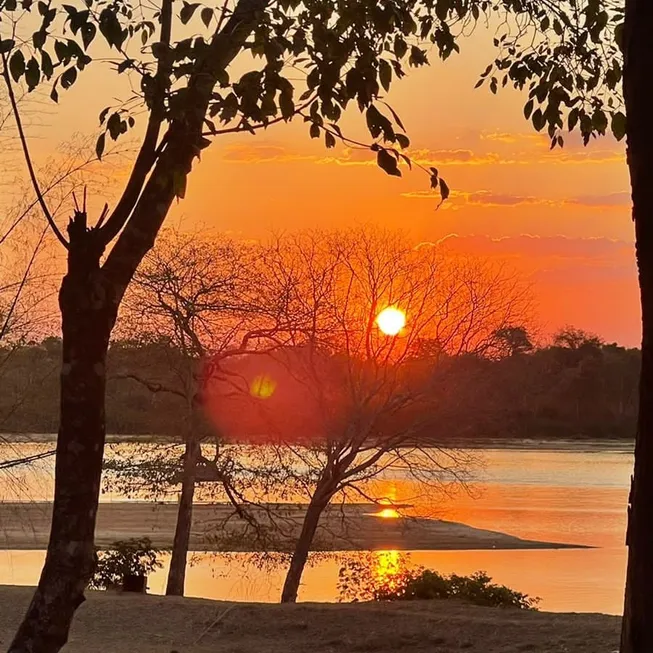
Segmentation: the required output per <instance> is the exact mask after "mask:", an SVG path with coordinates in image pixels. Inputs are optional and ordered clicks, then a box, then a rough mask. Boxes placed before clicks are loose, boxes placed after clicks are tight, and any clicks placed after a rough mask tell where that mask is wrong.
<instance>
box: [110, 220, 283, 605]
mask: <svg viewBox="0 0 653 653" xmlns="http://www.w3.org/2000/svg"><path fill="white" fill-rule="evenodd" d="M260 258H261V252H260V248H259V247H257V246H255V245H253V244H248V243H244V242H240V241H237V240H233V239H229V238H226V237H218V236H215V235H213V236H210V235H209V234H201V233H195V234H182V233H179V232H177V231H174V230H171V231H168V232H166V233H164V234H163V235H162V236H161V238H160V239H159V242H158V243H157V246H156V247H155V248H154V249H153V250H152V251H151V252H150V253H149V254H148V255H147V256H146V258H145V260H144V261H143V265H142V266H141V267H140V268H139V269H138V271H137V272H136V275H135V277H134V282H133V284H132V287H131V290H130V292H129V293H128V295H127V297H126V300H125V310H124V315H123V323H122V325H121V327H120V329H119V330H124V331H126V332H127V331H129V332H131V333H132V335H133V334H134V333H139V334H141V337H145V338H148V339H150V340H152V339H155V340H157V341H158V342H160V343H161V347H162V350H163V351H164V352H165V360H166V362H167V365H166V369H165V370H164V373H165V379H161V378H158V377H157V376H155V375H154V376H153V375H152V373H151V372H150V373H149V374H148V372H147V370H143V371H129V372H125V371H124V370H123V371H121V370H118V371H117V372H116V373H115V375H114V376H116V377H119V378H130V379H133V380H135V381H137V382H139V383H141V384H142V385H144V386H145V387H147V388H148V389H150V390H151V391H152V392H155V393H159V392H165V393H169V394H171V395H175V396H176V397H178V398H180V399H181V401H182V403H183V405H184V406H185V409H186V425H187V428H186V430H185V432H184V433H181V434H179V435H180V440H181V442H182V443H183V449H184V451H183V458H182V462H181V466H180V467H178V466H177V465H176V464H175V463H176V461H175V460H174V455H175V453H174V452H173V453H172V456H171V455H170V454H171V451H170V446H169V445H168V444H164V445H160V446H158V447H157V445H156V444H148V445H147V451H146V452H143V453H144V455H143V457H142V460H141V461H140V463H138V464H134V461H133V458H132V460H130V461H129V462H128V463H127V464H120V463H118V464H117V463H116V461H112V462H111V463H110V464H109V469H110V470H111V469H113V471H114V472H118V473H120V472H127V475H131V474H134V475H135V477H136V478H138V479H139V480H138V481H137V482H138V483H139V484H140V482H143V483H144V485H146V486H147V487H148V488H150V489H152V490H154V491H155V492H157V490H164V491H166V490H169V489H170V487H171V485H172V486H174V485H176V484H181V494H180V498H179V508H178V513H177V524H176V529H175V535H174V541H173V547H172V557H171V561H170V571H169V574H168V582H167V586H166V594H169V595H183V592H184V579H185V572H186V561H187V556H188V546H189V540H190V533H191V523H192V509H193V497H194V494H195V487H196V485H197V483H200V482H201V483H207V482H208V483H213V484H217V486H218V487H219V489H221V490H222V493H221V494H222V497H223V498H225V499H231V500H234V499H235V495H234V494H232V492H236V493H238V492H237V491H236V489H235V488H234V486H233V483H234V482H235V481H234V476H235V475H237V473H236V468H237V467H238V463H236V462H235V461H234V459H233V455H234V454H233V453H232V452H229V451H225V450H224V448H223V447H222V446H221V439H220V434H219V433H216V432H214V431H212V430H211V429H210V428H207V425H206V423H205V421H204V420H203V418H202V412H201V407H202V404H203V396H202V393H203V389H204V385H205V383H206V380H207V378H210V376H211V374H212V366H215V365H217V364H219V363H220V362H221V361H224V360H226V359H228V358H229V357H231V356H235V355H243V354H246V353H248V352H257V353H261V352H262V351H269V350H271V349H274V348H276V347H278V346H280V344H281V342H282V339H283V338H284V334H285V333H287V328H286V326H285V325H283V324H281V322H280V315H278V314H275V310H274V304H269V303H266V302H264V301H263V299H264V298H263V296H262V295H261V292H260V290H259V288H260V278H261V273H264V270H262V269H261V265H260ZM203 443H204V445H205V448H206V447H209V446H210V447H211V448H212V449H213V452H214V455H213V457H212V458H207V457H206V456H205V455H204V453H203V452H202V444H203ZM157 450H160V451H158V453H157ZM205 453H206V452H205ZM175 467H176V469H175ZM166 472H167V473H166ZM170 472H173V473H170ZM243 472H244V470H243ZM243 475H246V474H243ZM123 479H124V475H123ZM228 485H229V486H231V487H230V488H228V487H227V486H228ZM225 488H226V489H225ZM214 494H216V493H215V492H214ZM217 494H220V492H217ZM238 494H240V493H238ZM234 503H238V504H240V503H241V502H240V501H234ZM239 509H241V510H242V507H239Z"/></svg>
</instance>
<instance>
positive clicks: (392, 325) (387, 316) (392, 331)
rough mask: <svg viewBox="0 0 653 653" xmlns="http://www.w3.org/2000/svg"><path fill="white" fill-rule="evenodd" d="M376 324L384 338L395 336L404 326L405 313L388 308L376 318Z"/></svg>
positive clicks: (391, 307) (393, 307)
mask: <svg viewBox="0 0 653 653" xmlns="http://www.w3.org/2000/svg"><path fill="white" fill-rule="evenodd" d="M376 324H377V326H378V327H379V329H381V331H382V332H383V333H385V335H386V336H396V335H397V334H398V333H399V332H400V331H401V330H402V329H403V328H404V326H406V313H404V312H403V311H402V310H401V309H399V308H397V307H396V306H388V307H387V308H384V309H383V310H382V311H381V312H380V313H379V314H378V315H377V316H376Z"/></svg>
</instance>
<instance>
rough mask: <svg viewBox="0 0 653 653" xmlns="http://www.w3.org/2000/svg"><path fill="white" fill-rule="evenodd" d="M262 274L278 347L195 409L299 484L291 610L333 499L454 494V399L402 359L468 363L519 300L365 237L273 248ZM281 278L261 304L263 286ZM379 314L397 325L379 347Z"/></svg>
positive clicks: (488, 281)
mask: <svg viewBox="0 0 653 653" xmlns="http://www.w3.org/2000/svg"><path fill="white" fill-rule="evenodd" d="M265 269H266V270H268V274H269V279H270V280H271V281H268V282H267V284H268V287H269V289H270V292H271V295H272V296H277V297H279V296H283V297H284V304H285V306H286V308H285V313H286V315H287V317H286V319H285V320H284V322H285V323H286V324H287V325H288V331H289V333H290V334H291V338H290V340H289V343H288V345H287V346H285V347H283V348H279V349H277V350H275V351H273V352H272V353H270V354H267V355H253V356H248V357H244V358H243V359H235V360H234V361H233V362H231V363H230V362H229V361H227V363H226V364H225V365H224V366H223V368H222V374H219V375H218V376H217V377H216V379H215V380H212V381H209V386H208V388H207V391H206V394H207V407H208V410H209V411H210V413H211V414H212V415H213V416H214V420H215V422H216V424H217V425H218V427H219V428H220V430H221V431H222V432H223V433H224V435H225V437H226V438H229V437H238V438H240V439H242V438H246V437H249V438H250V439H255V438H256V437H261V438H266V437H267V439H268V440H269V439H270V438H275V439H276V442H277V444H276V446H277V447H278V449H279V450H281V451H282V452H284V454H283V455H284V456H287V455H290V456H291V457H293V456H294V457H295V465H296V466H297V467H301V468H306V469H307V470H309V472H310V473H309V475H308V478H309V480H310V482H309V483H307V490H306V491H307V493H308V497H307V498H308V506H307V509H306V514H305V517H304V521H303V524H302V529H301V532H300V535H299V538H298V540H297V543H296V546H295V548H294V551H293V555H292V559H291V562H290V567H289V570H288V573H287V576H286V580H285V583H284V588H283V592H282V597H281V600H282V601H283V602H292V601H295V600H296V598H297V591H298V588H299V584H300V580H301V576H302V573H303V570H304V566H305V564H306V561H307V559H308V554H309V551H310V549H311V545H312V542H313V538H314V537H315V535H316V532H317V531H318V527H319V523H320V518H321V516H322V514H323V512H324V511H325V510H326V508H327V506H328V505H329V504H330V503H331V501H332V500H334V497H336V496H339V495H343V494H345V495H346V494H356V493H358V494H359V495H362V496H363V497H365V498H366V499H367V500H370V501H374V500H377V501H378V499H379V497H375V496H374V491H373V490H372V489H371V488H370V487H369V483H370V481H371V480H372V479H374V478H375V477H377V476H378V475H379V474H380V473H382V472H383V470H386V469H388V468H401V469H402V470H404V471H405V472H406V473H408V474H411V475H412V476H413V477H414V478H416V479H417V480H418V481H421V482H422V483H424V484H426V485H427V486H428V487H429V489H430V491H432V492H435V491H438V490H441V489H442V487H443V486H444V487H448V486H449V485H450V484H453V485H455V484H456V482H458V481H461V480H462V481H463V482H464V479H465V478H466V474H467V472H468V468H469V464H470V461H469V458H470V457H469V455H467V454H465V453H463V452H461V451H457V450H456V449H455V447H454V446H453V442H452V438H451V437H450V434H449V433H448V430H449V427H450V426H451V425H452V424H453V423H454V421H455V419H454V416H456V417H460V415H461V414H462V412H463V411H462V410H461V402H462V401H463V397H464V396H465V395H463V394H461V393H458V392H457V389H458V386H457V384H455V383H452V384H448V383H447V381H448V380H450V377H449V376H448V375H446V374H443V375H442V376H437V375H438V374H442V373H441V372H440V371H439V368H438V367H436V368H435V370H434V368H433V366H432V364H431V363H429V362H428V360H426V361H420V360H419V359H416V358H415V355H414V354H415V347H416V346H417V347H418V348H419V347H420V343H423V342H424V341H425V340H427V339H428V340H431V341H437V342H439V343H441V346H442V349H443V351H444V352H445V354H446V355H447V356H448V357H450V358H457V357H460V358H462V357H463V355H464V354H466V355H470V356H471V355H472V354H482V353H483V352H486V351H488V350H489V348H490V347H491V346H492V343H493V342H494V338H495V333H496V331H497V330H498V329H502V328H504V327H505V326H506V325H508V324H513V323H514V321H515V320H516V319H518V318H519V317H520V312H522V311H523V310H524V309H525V307H526V306H527V305H528V294H527V293H526V292H525V291H524V290H523V288H522V287H521V284H520V282H519V281H518V280H516V279H515V278H513V277H511V276H510V275H508V274H506V273H505V272H504V271H502V270H495V269H493V268H492V266H490V265H489V264H487V263H484V262H481V261H470V260H468V259H465V260H458V259H456V258H445V257H444V256H442V255H441V253H440V252H439V251H438V250H437V248H432V249H428V248H420V249H419V250H415V249H414V248H413V247H412V246H411V244H410V243H408V242H407V241H406V240H404V239H402V237H401V236H399V235H397V234H394V233H385V232H380V231H370V230H351V231H348V232H333V233H322V232H308V233H304V234H300V235H298V236H295V237H292V238H285V239H282V240H281V241H280V242H279V244H278V245H277V247H276V248H274V249H272V250H271V251H269V252H267V255H266V258H265ZM289 278H290V279H293V283H292V284H287V283H285V284H284V287H283V289H276V290H275V280H278V279H283V280H286V279H289ZM263 283H264V284H265V283H266V282H265V281H264V282H263ZM281 290H283V292H280V291H281ZM388 307H390V308H391V309H392V310H394V311H395V313H394V315H395V316H397V315H398V316H404V315H405V320H406V322H405V325H401V324H398V325H397V326H394V327H393V325H392V324H391V325H390V327H391V328H390V329H389V330H388V329H386V330H387V331H388V332H387V333H384V332H383V328H384V323H383V319H382V317H383V314H384V310H387V309H388ZM443 366H444V365H443ZM444 367H446V366H444ZM434 377H437V378H434ZM467 410H469V407H468V406H467ZM288 452H289V453H288Z"/></svg>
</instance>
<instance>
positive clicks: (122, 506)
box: [0, 502, 569, 551]
mask: <svg viewBox="0 0 653 653" xmlns="http://www.w3.org/2000/svg"><path fill="white" fill-rule="evenodd" d="M51 509H52V506H51V504H49V503H18V504H12V503H2V502H0V549H44V548H46V546H47V542H48V536H49V533H50V513H51ZM304 510H305V509H304V507H301V506H298V505H296V504H283V506H281V507H280V508H279V509H278V510H277V512H278V514H281V513H283V515H284V530H285V532H286V539H285V540H282V541H280V542H279V543H278V544H279V545H280V547H281V548H285V549H288V547H290V546H291V545H292V544H294V541H295V540H296V539H297V537H298V535H299V529H300V526H301V521H302V518H303V516H304ZM377 510H378V508H377V507H375V506H372V505H366V504H346V505H344V506H331V507H330V508H329V509H327V510H326V511H325V512H324V514H323V516H322V519H321V521H320V530H319V531H318V535H317V537H316V540H315V541H314V543H313V548H314V549H315V550H323V551H333V550H336V551H346V550H369V549H401V550H420V551H426V550H453V549H542V548H545V549H548V548H567V547H569V545H565V544H555V543H547V542H535V541H531V540H522V539H520V538H517V537H513V536H511V535H507V534H505V533H498V532H495V531H489V530H484V529H480V528H473V527H472V526H467V525H465V524H459V523H456V522H449V521H442V520H438V519H380V518H379V517H375V516H373V515H372V514H371V513H374V512H375V511H377ZM260 512H261V514H260V515H259V519H261V520H263V521H265V519H266V517H265V514H264V513H263V511H260ZM231 513H232V508H231V506H227V505H224V504H215V505H196V506H194V507H193V530H192V534H191V549H192V550H195V551H204V550H215V549H221V550H224V549H225V548H227V549H228V550H241V551H247V550H251V549H252V548H256V547H251V546H248V545H247V543H246V542H244V541H243V538H242V536H241V535H238V532H239V529H242V525H243V523H244V522H241V521H240V520H237V519H232V520H230V521H229V522H228V526H227V527H223V526H220V527H219V528H216V526H218V525H220V524H222V523H223V522H224V520H225V518H226V517H227V515H230V514H231ZM176 519H177V506H176V504H172V503H168V504H157V503H153V502H152V503H101V504H100V510H99V513H98V523H97V528H96V533H95V541H96V543H97V544H99V545H101V546H107V545H109V544H111V543H112V542H115V541H116V540H124V539H129V538H131V537H143V536H147V537H149V538H150V539H151V540H152V542H153V543H154V545H155V546H157V547H160V548H170V546H171V545H172V538H173V534H174V530H175V522H176ZM211 532H213V533H216V532H220V533H223V534H226V535H227V536H228V537H229V545H228V546H226V545H224V544H223V545H222V546H221V545H220V544H219V543H216V542H215V541H214V540H213V539H211V538H210V537H209V538H208V539H207V537H206V536H205V534H206V533H211Z"/></svg>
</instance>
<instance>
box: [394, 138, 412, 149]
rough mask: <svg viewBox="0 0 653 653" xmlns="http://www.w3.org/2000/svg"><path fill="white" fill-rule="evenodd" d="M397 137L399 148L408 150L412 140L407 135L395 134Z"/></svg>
mask: <svg viewBox="0 0 653 653" xmlns="http://www.w3.org/2000/svg"><path fill="white" fill-rule="evenodd" d="M395 137H396V139H397V143H399V147H401V148H402V149H404V150H405V149H406V148H407V147H410V139H409V138H408V136H406V134H395Z"/></svg>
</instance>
